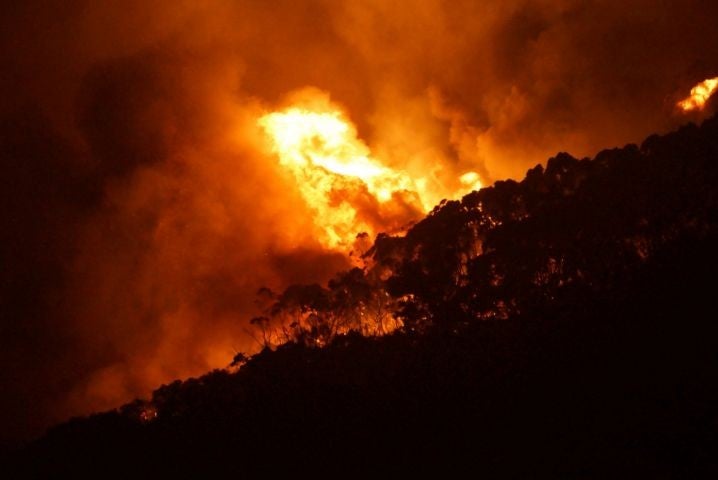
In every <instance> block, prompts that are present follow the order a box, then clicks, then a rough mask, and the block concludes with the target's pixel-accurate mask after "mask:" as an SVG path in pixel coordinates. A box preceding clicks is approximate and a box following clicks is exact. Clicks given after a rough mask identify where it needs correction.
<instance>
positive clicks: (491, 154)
mask: <svg viewBox="0 0 718 480" xmlns="http://www.w3.org/2000/svg"><path fill="white" fill-rule="evenodd" d="M3 8H4V9H6V11H5V12H4V13H3V15H0V17H1V18H2V19H1V20H0V58H1V59H2V62H3V66H4V67H3V69H2V71H1V73H0V87H1V88H2V92H4V94H3V95H2V96H1V97H0V162H1V171H0V173H1V177H0V178H1V180H0V181H1V182H2V185H0V187H2V188H1V192H2V193H0V195H1V196H2V202H3V203H2V204H3V209H2V214H1V216H0V235H1V237H0V240H1V242H0V249H1V250H0V253H1V257H0V260H1V261H2V273H1V275H2V277H1V278H2V284H1V285H2V287H1V290H0V295H1V296H0V300H1V302H0V315H1V316H0V320H1V322H0V329H1V331H0V338H1V339H2V340H1V341H2V353H1V354H0V355H1V356H2V363H3V365H4V366H5V368H4V371H3V372H2V374H0V375H1V376H0V385H2V387H3V391H4V392H5V394H4V395H3V398H2V400H1V401H0V402H1V403H0V411H2V412H3V414H2V415H3V417H2V419H3V424H6V425H7V428H6V432H5V433H4V434H5V435H6V436H7V438H9V439H17V438H21V437H26V436H28V435H31V434H35V433H36V432H37V429H39V428H42V427H44V426H46V425H47V424H48V423H49V422H52V421H57V420H59V419H62V418H65V417H67V416H68V415H71V414H79V413H88V412H90V411H92V410H96V409H101V408H109V407H112V406H115V405H117V404H119V403H121V402H124V401H126V400H129V399H131V398H132V397H134V396H137V395H145V394H147V393H148V392H149V390H150V389H151V388H153V387H155V386H157V385H158V384H160V383H162V382H166V381H169V380H172V379H174V378H176V377H186V376H188V375H196V374H200V373H202V372H204V371H206V370H208V369H210V368H215V367H221V366H224V365H226V364H227V363H228V362H229V360H230V359H231V357H232V355H233V353H234V351H235V350H245V351H246V350H251V349H252V348H255V345H253V343H252V342H253V341H252V340H251V338H250V337H249V336H248V335H247V334H246V333H245V331H244V329H245V328H247V321H246V319H247V318H248V317H249V316H251V315H252V314H253V313H254V312H253V305H254V304H253V302H254V294H255V292H256V290H257V289H258V288H259V287H260V286H262V285H269V286H271V287H274V288H281V287H282V286H284V285H287V284H290V283H292V282H298V281H302V282H313V281H323V280H325V279H327V278H328V277H329V276H330V275H331V274H332V273H333V272H334V271H336V270H338V269H341V268H343V267H344V266H346V265H347V264H348V260H347V259H346V258H345V257H344V256H343V255H340V254H337V253H332V252H328V251H325V250H323V249H322V248H321V246H320V244H319V243H318V242H317V240H316V239H317V230H316V228H317V227H316V226H315V225H314V224H313V222H312V217H311V212H310V211H309V210H308V209H307V207H306V206H304V204H303V201H302V197H301V195H300V194H299V191H298V189H297V188H296V185H295V184H294V183H293V181H294V180H293V177H292V176H291V175H290V174H288V172H286V171H285V170H283V169H282V168H281V167H280V166H279V165H278V162H277V159H276V158H275V157H273V156H272V155H271V153H270V151H269V149H268V148H267V145H266V139H265V138H264V137H263V133H262V131H261V130H260V129H259V128H258V127H257V125H256V120H257V118H258V117H259V116H261V115H262V114H264V113H266V112H268V111H271V110H272V109H274V108H279V107H280V106H282V105H283V102H285V99H286V98H287V95H291V93H292V92H295V91H298V90H300V89H303V88H305V87H307V86H310V87H314V88H317V89H319V90H321V91H323V92H327V93H328V94H329V95H330V96H331V99H332V101H333V102H336V103H337V104H339V105H342V106H343V107H344V108H345V109H346V112H347V114H348V116H349V117H350V118H351V120H352V121H353V122H355V124H356V126H357V130H358V133H359V136H360V138H361V139H362V140H363V141H365V142H366V143H367V145H368V146H369V147H370V148H371V149H372V152H373V153H374V154H375V155H376V156H377V157H379V158H382V159H384V160H385V161H387V162H388V163H390V164H391V166H392V167H393V168H398V169H401V170H405V171H406V172H408V173H409V174H410V175H412V176H414V177H426V178H428V179H429V182H430V185H429V186H431V182H434V183H435V185H437V189H436V191H437V192H440V191H442V190H441V189H439V188H438V186H439V185H443V186H446V185H448V186H451V185H452V182H454V184H455V185H456V186H458V178H459V176H460V175H461V174H462V173H464V172H466V171H469V170H472V171H476V172H478V173H479V174H480V175H481V177H482V180H484V183H488V182H491V181H494V180H496V179H501V178H506V177H515V178H518V177H521V176H522V175H523V173H524V172H525V171H526V169H527V168H529V167H531V166H533V165H535V164H536V163H539V162H541V161H543V160H545V159H546V158H548V156H550V155H553V154H555V153H556V152H557V151H558V150H568V151H570V152H571V153H573V154H574V155H577V156H584V155H592V154H594V153H595V152H596V151H597V150H598V149H600V148H602V147H607V146H613V145H620V144H624V143H627V142H635V141H640V140H641V139H642V137H644V136H646V135H647V134H650V133H653V132H656V131H659V132H660V131H665V130H668V129H670V128H673V127H674V126H676V125H677V124H679V123H682V122H683V121H685V117H679V116H677V115H676V112H675V110H674V108H673V107H674V105H675V101H676V100H677V99H678V98H681V97H684V96H685V95H686V94H687V93H688V91H689V90H690V87H691V86H693V85H694V84H695V83H697V82H698V81H700V80H702V79H704V78H708V77H712V76H715V75H716V74H718V63H716V59H717V58H718V31H716V29H715V26H714V25H713V19H715V18H717V17H718V6H716V4H715V2H708V1H681V2H678V1H662V2H655V1H648V0H635V1H632V2H629V4H626V2H619V1H602V2H592V1H577V0H576V1H572V0H523V1H521V0H514V1H510V2H506V1H498V0H497V1H489V2H470V1H451V2H449V1H439V0H430V1H427V0H422V1H416V2H410V1H406V2H385V1H380V0H375V1H362V2H354V1H352V2H334V1H329V0H324V1H319V0H318V1H304V2H294V1H279V2H262V1H246V2H229V1H220V0H216V1H207V2H177V1H173V2H153V3H152V4H151V5H148V4H147V2H141V1H116V2H102V3H98V2H84V1H79V0H78V1H75V2H72V1H63V2H59V1H35V2H33V1H28V2H22V3H20V4H17V5H15V6H12V7H3ZM709 113H710V112H705V113H704V114H705V115H707V114H709ZM440 199H441V198H440V194H437V198H435V200H436V201H437V202H438V201H439V200H440ZM365 214H366V215H369V214H370V212H367V213H365Z"/></svg>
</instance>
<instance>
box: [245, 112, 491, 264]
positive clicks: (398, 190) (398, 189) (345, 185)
mask: <svg viewBox="0 0 718 480" xmlns="http://www.w3.org/2000/svg"><path fill="white" fill-rule="evenodd" d="M258 124H259V126H260V127H262V128H263V129H264V131H265V132H266V134H267V136H268V137H269V139H270V140H271V150H272V151H273V153H275V154H276V155H277V156H278V157H279V163H280V164H281V165H282V166H284V167H286V168H287V169H288V170H289V171H291V172H292V174H293V175H294V177H295V179H296V181H297V184H298V187H299V190H300V192H301V194H302V196H303V198H304V200H305V202H306V203H307V205H308V206H309V207H310V208H311V209H312V210H313V211H314V212H315V218H314V222H315V224H316V225H317V226H318V227H319V228H320V230H321V231H322V232H323V238H320V241H321V242H322V243H323V244H324V246H325V247H327V248H331V249H338V250H348V249H349V248H351V246H352V244H353V242H354V240H355V238H356V235H357V234H359V233H361V232H365V233H368V234H369V235H370V236H373V235H374V234H376V233H378V229H380V228H386V225H381V224H377V222H376V221H374V222H372V221H369V220H367V219H365V217H367V216H365V215H362V213H361V210H362V208H366V201H365V200H366V195H369V196H370V197H371V202H370V204H372V205H373V206H374V209H375V210H376V212H378V215H369V216H368V217H371V218H374V219H376V218H377V217H379V218H381V217H382V212H385V211H391V207H392V205H391V204H393V203H403V204H405V205H406V204H410V206H411V207H412V208H413V209H414V211H416V212H417V213H419V214H425V213H427V212H428V211H429V209H430V208H431V207H432V205H431V202H430V201H429V199H431V198H434V197H435V195H434V196H432V195H430V194H429V192H427V191H426V185H427V183H428V182H427V180H426V179H425V178H412V177H411V176H410V175H409V174H408V173H407V172H406V171H403V170H397V169H393V168H390V167H388V166H387V165H386V164H385V163H383V162H381V161H380V160H379V159H377V158H374V157H373V156H372V154H371V151H370V149H369V147H368V146H367V145H366V144H365V143H364V142H363V141H362V140H361V139H359V138H358V136H357V131H356V128H355V127H354V125H353V124H352V123H351V121H350V120H349V119H348V118H347V117H346V116H345V114H344V113H343V112H342V111H341V110H339V109H338V108H334V107H333V106H331V105H329V106H325V107H323V108H318V107H317V106H316V105H314V106H313V107H312V108H307V107H299V106H292V107H289V108H287V109H285V110H282V111H277V112H272V113H268V114H266V115H263V116H262V117H261V118H259V120H258ZM460 182H461V184H462V189H461V190H462V191H463V192H465V191H468V190H469V189H475V188H480V187H481V182H480V181H479V176H478V174H476V173H475V172H469V173H467V174H464V175H463V176H462V177H461V179H460ZM362 199H364V201H362ZM359 203H361V204H362V205H363V207H360V206H359ZM376 212H375V213H376ZM411 220H416V218H412V219H411ZM387 223H388V222H387Z"/></svg>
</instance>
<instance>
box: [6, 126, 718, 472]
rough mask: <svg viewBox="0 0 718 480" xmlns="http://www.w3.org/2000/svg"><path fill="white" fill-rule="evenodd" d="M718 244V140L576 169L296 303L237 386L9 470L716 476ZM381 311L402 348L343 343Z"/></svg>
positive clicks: (690, 135) (134, 415)
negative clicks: (286, 329)
mask: <svg viewBox="0 0 718 480" xmlns="http://www.w3.org/2000/svg"><path fill="white" fill-rule="evenodd" d="M717 227H718V119H716V118H713V119H711V120H709V121H706V122H705V123H704V124H703V125H702V126H700V127H696V126H692V125H691V126H687V127H684V128H682V129H681V130H679V131H678V132H675V133H672V134H670V135H666V136H662V137H659V136H654V137H650V138H649V139H647V140H646V141H645V142H644V143H643V144H642V145H641V146H640V147H637V146H628V147H625V148H623V149H615V150H609V151H604V152H602V153H600V154H599V155H598V156H597V157H596V158H595V159H593V160H587V159H585V160H580V161H579V160H576V159H573V158H571V157H570V156H569V155H566V154H560V155H558V156H557V157H555V158H553V159H551V160H549V162H548V164H547V166H546V168H545V169H544V168H542V167H540V166H539V167H536V168H534V169H532V170H530V171H529V172H528V173H527V176H526V178H525V179H524V180H523V181H522V182H513V181H506V182H499V183H497V184H496V185H495V186H493V187H492V188H488V189H484V190H481V191H479V192H474V193H472V194H470V195H467V196H466V197H465V198H464V199H462V200H461V201H456V202H445V203H443V204H442V205H440V206H439V207H437V208H436V209H435V210H434V211H433V212H432V213H431V214H430V215H429V216H428V217H427V218H426V219H425V220H423V221H422V222H420V223H418V224H417V225H415V226H414V227H413V228H412V229H411V230H410V231H409V233H408V234H407V235H406V236H405V237H403V238H391V237H386V236H380V238H378V239H377V241H376V242H375V245H374V248H373V249H372V250H371V251H370V252H369V254H368V257H370V267H368V268H367V269H366V270H365V271H358V272H356V271H355V272H354V273H353V274H351V275H349V274H345V275H344V276H340V277H338V278H339V279H340V280H341V281H339V280H338V281H336V282H334V283H332V284H330V285H329V287H327V288H323V287H316V286H309V287H311V288H309V287H307V288H305V289H304V290H302V288H301V287H297V288H295V289H294V290H291V292H293V293H292V294H291V295H290V293H291V292H290V293H288V292H289V291H288V292H284V294H283V295H281V296H279V297H277V298H278V300H277V301H276V302H275V303H274V305H273V310H272V315H274V317H271V315H270V317H271V318H270V317H267V318H264V320H262V321H261V322H264V323H266V324H269V323H270V322H271V321H274V320H276V318H278V317H280V316H281V314H282V313H286V312H287V311H288V310H290V309H292V308H293V309H295V310H297V311H301V312H302V313H303V314H309V317H306V318H311V319H312V322H313V323H312V322H310V323H309V324H306V325H305V326H302V325H299V326H297V328H298V331H296V332H295V333H294V334H293V336H291V337H288V338H287V340H289V341H287V342H286V343H284V344H282V345H280V346H278V347H276V348H275V349H274V350H271V349H269V348H268V349H265V350H263V351H262V352H261V353H259V354H257V355H255V356H253V357H252V358H250V359H249V360H248V361H246V363H244V365H243V366H242V367H241V368H240V369H239V370H238V371H236V372H233V373H230V372H229V371H215V372H212V373H209V374H208V375H206V376H204V377H201V378H199V379H191V380H188V381H186V382H175V383H173V384H171V385H167V386H163V387H161V388H160V389H158V390H157V391H156V392H155V393H154V395H153V398H152V400H151V402H140V401H138V402H135V403H133V404H129V405H126V406H125V407H123V408H121V409H119V410H118V411H113V412H106V413H102V414H98V415H94V416H92V417H90V418H85V419H76V420H73V421H70V422H68V423H66V424H64V425H61V426H58V427H56V428H54V429H53V430H51V431H50V432H49V433H48V434H47V435H46V436H45V437H44V438H42V439H40V440H38V441H37V442H35V443H33V444H32V445H30V446H28V447H27V448H26V449H25V450H24V451H23V452H21V454H20V455H18V456H17V458H15V459H14V464H13V467H14V468H19V469H20V470H21V471H22V473H25V474H28V475H33V476H41V477H42V476H63V477H64V476H69V475H71V474H72V475H77V474H82V473H88V474H93V475H98V476H99V475H102V476H105V477H106V476H129V475H132V476H135V477H137V476H140V477H149V476H157V475H160V476H162V477H165V476H167V477H168V476H171V475H174V476H176V475H179V476H185V475H188V476H200V475H202V476H206V475H219V474H230V473H237V474H246V473H248V472H263V473H276V472H278V471H282V470H291V471H295V472H313V473H329V472H331V471H338V472H345V473H357V472H360V471H375V472H393V471H396V472H403V473H405V472H408V471H425V470H426V469H440V470H441V471H443V472H444V473H449V472H450V471H451V470H452V469H454V468H457V469H458V468H469V471H474V472H476V473H477V474H489V475H492V476H499V475H500V476H516V477H527V476H528V477H535V476H542V475H553V476H562V477H565V476H569V477H576V476H582V477H600V478H605V477H608V476H615V475H616V474H617V473H618V472H620V475H621V476H623V475H626V476H627V475H629V474H633V475H642V476H649V478H664V477H681V478H698V477H703V476H708V475H709V474H712V475H715V474H716V473H718V389H717V388H716V384H715V380H716V378H718V354H717V353H716V352H718V348H717V347H718V322H716V321H715V318H714V317H715V310H716V307H715V298H716V294H717V293H718V292H717V291H716V290H718V288H717V287H718V282H716V279H715V272H716V271H717V270H716V267H718V254H717V253H716V251H715V246H716V245H718V243H717V242H716V240H718V228H717ZM352 275H353V277H352ZM350 277H351V278H354V280H353V283H352V282H348V281H347V279H348V278H350ZM350 283H351V285H354V287H352V288H349V287H348V285H349V284H350ZM358 284H361V286H362V288H361V289H359V288H355V287H356V285H358ZM297 291H301V292H305V293H306V292H307V291H310V292H311V293H312V294H311V295H310V296H309V297H307V296H306V295H304V296H302V295H298V296H297V295H295V294H296V292H297ZM357 291H361V292H362V293H361V294H358V293H356V292H357ZM347 292H349V293H347ZM377 292H380V293H381V294H382V295H384V294H387V295H389V297H390V299H391V302H393V303H392V305H393V307H392V308H394V309H396V312H397V315H398V316H399V317H400V318H401V320H402V322H403V326H402V327H401V328H399V329H398V330H396V331H394V332H393V333H391V334H387V335H381V336H375V337H367V336H362V335H361V334H359V333H358V332H359V331H363V327H362V325H359V326H358V327H356V328H355V327H352V326H351V324H350V323H347V325H350V326H349V327H347V328H344V329H341V328H337V327H336V325H337V324H336V322H334V320H331V321H332V322H334V323H331V326H333V328H329V327H328V325H329V322H330V318H331V319H335V318H337V317H338V316H340V315H339V314H338V313H337V309H338V308H339V306H338V305H339V304H338V303H337V302H338V301H339V300H338V299H343V300H342V302H343V303H341V305H344V306H346V305H351V306H352V308H354V310H352V311H356V309H357V308H359V306H361V308H365V307H366V305H367V304H368V303H367V302H368V299H370V298H375V296H376V295H377ZM340 293H343V294H344V296H343V297H342V296H341V295H339V294H340ZM347 295H348V297H349V298H350V301H348V300H346V298H347ZM291 299H294V300H293V301H292V302H290V300H291ZM318 299H319V300H321V301H319V300H318ZM362 311H364V310H362ZM345 316H346V315H345ZM261 322H260V323H261ZM317 344H321V345H324V346H322V347H317V346H316V345H317ZM238 360H240V361H241V362H244V360H243V359H238ZM624 472H625V473H624Z"/></svg>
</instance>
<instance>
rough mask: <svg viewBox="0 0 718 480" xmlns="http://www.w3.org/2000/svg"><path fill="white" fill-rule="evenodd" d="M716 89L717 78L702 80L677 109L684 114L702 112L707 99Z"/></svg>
mask: <svg viewBox="0 0 718 480" xmlns="http://www.w3.org/2000/svg"><path fill="white" fill-rule="evenodd" d="M716 89H718V77H715V78H709V79H708V80H704V81H702V82H701V83H699V84H698V85H696V86H695V87H693V88H692V89H691V95H690V96H689V97H687V98H685V99H683V100H681V101H680V102H678V108H680V109H681V110H683V111H684V112H691V111H693V110H703V108H704V107H705V105H706V102H708V99H709V98H710V97H711V95H713V93H715V91H716Z"/></svg>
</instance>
